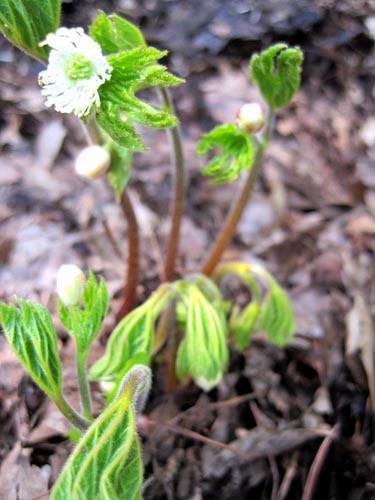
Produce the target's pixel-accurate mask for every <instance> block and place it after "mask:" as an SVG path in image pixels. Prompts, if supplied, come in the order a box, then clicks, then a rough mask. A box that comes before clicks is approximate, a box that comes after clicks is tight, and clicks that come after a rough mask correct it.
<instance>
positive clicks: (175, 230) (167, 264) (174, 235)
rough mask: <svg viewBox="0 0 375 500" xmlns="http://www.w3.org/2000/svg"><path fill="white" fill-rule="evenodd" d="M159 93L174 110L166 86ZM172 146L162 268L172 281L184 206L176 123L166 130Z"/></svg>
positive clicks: (178, 134) (182, 176)
mask: <svg viewBox="0 0 375 500" xmlns="http://www.w3.org/2000/svg"><path fill="white" fill-rule="evenodd" d="M159 90H160V94H161V98H162V102H163V105H164V108H165V109H167V110H168V111H171V112H174V109H173V104H172V101H171V99H170V96H169V93H168V91H167V89H166V88H164V87H160V89H159ZM167 133H168V135H169V137H170V142H171V148H172V161H173V166H174V188H173V191H174V193H173V201H172V209H171V213H172V216H171V228H170V232H169V238H168V243H167V249H166V257H165V261H164V268H163V277H162V278H163V281H172V280H173V278H174V271H175V262H176V256H177V251H178V244H179V239H180V230H181V220H182V215H183V208H184V194H185V183H184V158H183V152H182V141H181V135H180V130H179V127H178V126H177V125H176V126H175V127H173V128H170V129H168V130H167Z"/></svg>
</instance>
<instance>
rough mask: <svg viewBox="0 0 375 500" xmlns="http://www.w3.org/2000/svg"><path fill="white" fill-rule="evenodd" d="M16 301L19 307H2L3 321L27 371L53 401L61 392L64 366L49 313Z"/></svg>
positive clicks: (35, 305) (43, 308) (18, 299)
mask: <svg viewBox="0 0 375 500" xmlns="http://www.w3.org/2000/svg"><path fill="white" fill-rule="evenodd" d="M17 302H18V303H19V306H20V307H19V308H17V307H15V306H14V305H6V304H0V322H1V323H2V325H3V328H4V332H5V335H6V337H7V339H8V342H9V344H10V345H11V347H12V349H13V350H14V352H15V353H16V355H17V357H18V358H19V360H20V361H21V363H22V364H23V366H24V368H25V369H26V371H27V372H28V373H29V375H30V376H31V378H32V379H33V380H34V381H35V382H36V383H37V384H38V385H39V387H40V388H41V389H43V391H44V392H46V393H47V394H48V395H49V396H51V397H52V399H54V398H55V396H56V395H60V393H61V365H60V358H59V354H58V350H57V341H56V332H55V329H54V327H53V324H52V321H51V317H50V314H49V312H48V310H47V309H46V308H45V307H43V306H41V305H40V304H36V303H34V302H29V301H25V300H22V299H20V298H18V297H17Z"/></svg>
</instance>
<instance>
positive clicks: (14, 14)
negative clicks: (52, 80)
mask: <svg viewBox="0 0 375 500" xmlns="http://www.w3.org/2000/svg"><path fill="white" fill-rule="evenodd" d="M60 4H61V2H60V0H37V1H33V0H0V30H1V31H2V32H3V33H4V35H5V36H6V37H7V38H8V39H9V40H10V41H11V42H12V43H13V44H14V45H16V46H17V47H18V48H20V49H22V50H24V51H25V52H27V53H28V54H30V55H31V56H33V57H35V58H36V59H39V60H40V61H46V60H47V57H48V52H49V49H48V48H47V47H45V46H44V47H41V46H40V45H39V43H40V42H42V41H43V40H44V39H45V38H46V35H48V33H53V32H55V31H56V30H57V28H58V26H59V20H60V8H61V7H60Z"/></svg>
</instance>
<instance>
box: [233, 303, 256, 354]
mask: <svg viewBox="0 0 375 500" xmlns="http://www.w3.org/2000/svg"><path fill="white" fill-rule="evenodd" d="M259 310H260V307H259V304H258V303H257V302H255V301H254V302H250V303H249V304H247V306H245V307H244V308H243V309H242V311H241V312H239V313H237V314H236V313H235V312H234V318H233V319H232V324H231V330H232V332H233V337H234V346H235V348H236V349H237V351H239V352H242V351H243V350H244V349H245V348H246V347H247V345H248V344H249V341H250V336H251V334H252V333H253V331H254V328H255V326H256V323H257V320H258V317H259Z"/></svg>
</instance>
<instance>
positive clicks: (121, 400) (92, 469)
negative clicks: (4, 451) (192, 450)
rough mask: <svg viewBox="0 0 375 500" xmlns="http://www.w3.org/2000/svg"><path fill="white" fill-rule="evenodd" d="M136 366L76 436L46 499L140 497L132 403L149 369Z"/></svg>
mask: <svg viewBox="0 0 375 500" xmlns="http://www.w3.org/2000/svg"><path fill="white" fill-rule="evenodd" d="M139 368H140V367H134V368H133V371H132V372H129V373H128V376H127V377H126V378H125V380H124V384H123V386H122V388H121V389H120V392H119V394H118V396H117V398H116V399H115V401H114V402H113V403H112V404H111V405H110V406H108V407H107V408H106V409H105V410H104V411H103V412H102V414H101V415H100V416H99V417H98V418H97V419H96V420H95V421H94V423H93V424H92V425H91V426H90V427H89V429H88V430H87V431H86V433H85V434H84V435H83V437H82V438H81V440H80V441H79V442H78V444H77V446H76V448H75V450H74V451H73V453H72V454H71V455H70V457H69V460H68V461H67V463H66V464H65V466H64V468H63V471H62V473H61V474H60V476H59V477H58V479H57V481H56V483H55V485H54V487H53V489H52V491H51V495H50V500H67V499H71V500H83V499H84V500H116V499H118V500H120V499H124V500H125V499H126V500H140V499H141V488H142V482H143V466H142V458H141V453H140V443H139V438H138V436H137V432H136V420H135V410H134V408H135V406H136V405H137V402H138V401H137V399H138V395H139V393H140V392H141V391H142V388H143V387H145V386H146V387H147V389H148V384H149V383H150V378H151V374H150V372H149V370H148V369H146V368H145V367H141V370H139ZM146 370H148V371H147V372H146ZM145 377H148V380H145Z"/></svg>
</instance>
